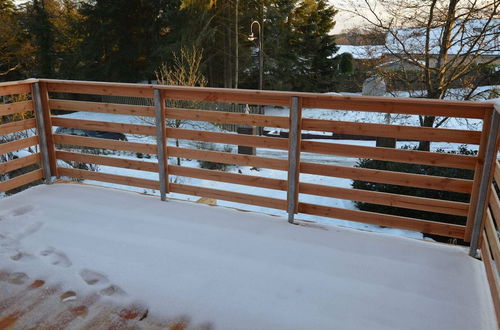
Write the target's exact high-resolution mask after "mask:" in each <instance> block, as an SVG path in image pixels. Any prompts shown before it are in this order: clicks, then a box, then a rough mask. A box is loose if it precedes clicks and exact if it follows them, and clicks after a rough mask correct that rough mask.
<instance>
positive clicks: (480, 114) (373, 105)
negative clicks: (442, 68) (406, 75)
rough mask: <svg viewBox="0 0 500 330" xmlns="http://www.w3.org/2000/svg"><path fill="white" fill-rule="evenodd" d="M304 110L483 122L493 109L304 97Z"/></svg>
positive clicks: (460, 103)
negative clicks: (365, 112) (404, 115)
mask: <svg viewBox="0 0 500 330" xmlns="http://www.w3.org/2000/svg"><path fill="white" fill-rule="evenodd" d="M302 105H303V107H304V108H323V109H338V110H357V111H367V112H384V113H401V114H410V115H424V116H441V117H460V118H475V119H483V118H484V115H485V112H486V111H489V110H491V109H492V107H493V105H492V104H491V103H490V104H488V103H480V102H464V101H450V100H428V99H415V98H393V97H375V96H347V95H318V96H314V95H311V96H304V99H303V100H302Z"/></svg>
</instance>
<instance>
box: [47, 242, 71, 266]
mask: <svg viewBox="0 0 500 330" xmlns="http://www.w3.org/2000/svg"><path fill="white" fill-rule="evenodd" d="M40 255H41V256H42V257H45V258H46V259H47V260H48V261H49V263H51V264H52V265H55V266H60V267H64V268H67V267H69V266H71V265H72V263H71V261H70V260H69V258H68V257H67V256H66V254H64V253H63V252H61V251H58V250H56V249H54V248H53V247H49V248H47V249H45V250H43V251H42V252H40Z"/></svg>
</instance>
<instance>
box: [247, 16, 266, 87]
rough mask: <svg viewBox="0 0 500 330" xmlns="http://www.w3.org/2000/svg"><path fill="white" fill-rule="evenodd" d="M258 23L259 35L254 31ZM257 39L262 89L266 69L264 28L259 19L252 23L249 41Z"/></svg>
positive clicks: (260, 85)
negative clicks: (263, 43)
mask: <svg viewBox="0 0 500 330" xmlns="http://www.w3.org/2000/svg"><path fill="white" fill-rule="evenodd" d="M254 25H257V27H258V30H257V31H258V37H256V36H255V35H254V33H253V26H254ZM255 39H258V40H259V89H262V72H263V69H264V56H263V52H262V51H263V49H262V28H261V26H260V23H259V21H253V22H252V24H250V35H249V36H248V40H249V41H254V40H255Z"/></svg>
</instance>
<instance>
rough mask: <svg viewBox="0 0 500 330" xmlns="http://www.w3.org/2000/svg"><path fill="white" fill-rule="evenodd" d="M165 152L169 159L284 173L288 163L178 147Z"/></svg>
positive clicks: (279, 160)
mask: <svg viewBox="0 0 500 330" xmlns="http://www.w3.org/2000/svg"><path fill="white" fill-rule="evenodd" d="M167 150H168V155H169V157H179V158H186V159H197V160H205V161H209V162H216V163H223V164H233V165H242V166H255V167H263V168H270V169H274V170H282V171H286V170H287V169H288V162H287V161H286V160H283V159H273V158H266V157H257V156H249V155H239V154H232V153H227V152H220V151H208V150H199V149H187V148H178V147H168V148H167Z"/></svg>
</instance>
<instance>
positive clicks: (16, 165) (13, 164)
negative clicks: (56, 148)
mask: <svg viewBox="0 0 500 330" xmlns="http://www.w3.org/2000/svg"><path fill="white" fill-rule="evenodd" d="M39 162H40V154H39V153H36V154H32V155H29V156H26V157H21V158H17V159H14V160H11V161H8V162H5V163H0V174H5V173H8V172H11V171H14V170H18V169H20V168H23V167H26V166H29V165H33V164H36V163H39Z"/></svg>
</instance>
